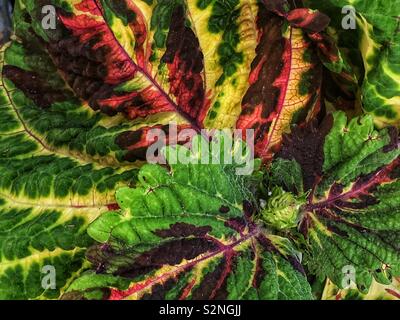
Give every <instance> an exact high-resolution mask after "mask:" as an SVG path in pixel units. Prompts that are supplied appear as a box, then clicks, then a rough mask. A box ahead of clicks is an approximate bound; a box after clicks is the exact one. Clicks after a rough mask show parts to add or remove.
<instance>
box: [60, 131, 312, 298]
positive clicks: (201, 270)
mask: <svg viewBox="0 0 400 320" xmlns="http://www.w3.org/2000/svg"><path fill="white" fill-rule="evenodd" d="M200 139H201V138H199V137H196V138H195V141H194V142H193V143H196V141H199V140H200ZM220 143H221V142H219V141H214V142H212V143H211V144H210V148H212V147H211V146H212V145H213V144H214V145H215V144H220ZM178 149H179V150H181V152H184V153H188V154H190V152H191V151H189V149H186V147H183V146H181V147H179V148H178ZM172 150H174V148H173V147H168V148H167V149H166V150H165V154H166V158H167V159H168V160H171V157H172V155H171V154H172ZM198 156H199V155H198V154H197V155H196V153H194V152H193V151H192V153H191V157H192V158H193V159H196V158H197V157H198ZM237 168H238V165H237V164H230V165H217V164H209V165H204V164H173V163H171V162H170V164H169V168H168V169H167V168H165V167H161V166H158V165H145V166H144V167H142V169H141V170H140V172H139V176H138V179H139V181H140V183H139V184H138V185H137V186H136V188H122V189H120V190H118V192H117V200H118V204H119V205H120V207H121V210H119V211H113V212H109V213H106V214H103V215H102V216H101V217H99V218H98V219H97V220H95V221H94V222H93V223H92V224H91V226H90V227H89V234H90V235H91V236H92V237H93V238H94V239H95V240H97V241H98V242H100V244H98V245H95V246H94V247H92V248H91V249H90V250H89V251H88V258H89V260H90V261H91V262H92V263H93V266H94V269H95V271H96V272H88V273H86V274H84V275H83V276H82V277H81V278H79V279H78V280H76V281H75V282H74V283H72V285H71V286H70V288H69V289H68V292H67V293H66V294H65V295H64V298H65V299H76V298H78V299H98V298H104V299H203V300H204V299H311V298H312V294H311V290H310V286H309V284H308V282H307V280H306V277H305V275H304V273H303V272H304V271H303V269H302V267H301V265H300V261H299V256H298V254H297V253H296V251H294V250H293V247H292V245H291V243H290V242H289V240H287V239H285V238H281V237H278V236H275V235H272V234H270V233H269V232H268V231H267V230H265V229H264V228H263V227H262V226H260V225H258V224H257V223H256V222H255V219H254V216H253V213H254V211H255V208H253V205H252V201H251V199H252V195H251V191H250V190H251V185H252V182H251V181H252V178H251V177H248V176H238V175H236V172H235V170H236V169H237Z"/></svg>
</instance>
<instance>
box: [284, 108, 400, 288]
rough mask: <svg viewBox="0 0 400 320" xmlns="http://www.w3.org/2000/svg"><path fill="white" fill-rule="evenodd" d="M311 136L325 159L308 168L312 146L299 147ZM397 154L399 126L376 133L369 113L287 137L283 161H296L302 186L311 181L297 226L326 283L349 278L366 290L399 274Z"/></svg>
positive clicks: (329, 121)
mask: <svg viewBox="0 0 400 320" xmlns="http://www.w3.org/2000/svg"><path fill="white" fill-rule="evenodd" d="M307 132H312V133H313V134H314V136H316V137H319V138H318V139H316V141H319V143H318V146H319V147H318V148H316V149H317V150H320V152H321V153H322V157H321V155H318V154H314V158H317V159H323V160H322V161H314V162H313V163H311V164H310V160H312V159H310V157H307V152H308V150H307V148H298V147H297V140H298V139H299V138H300V137H304V136H307V134H308V133H307ZM321 141H322V145H320V142H321ZM399 155H400V148H399V142H398V133H397V131H396V130H395V129H393V128H391V129H384V130H380V131H377V130H375V129H374V126H373V121H372V118H371V116H364V117H362V118H356V119H353V120H350V121H348V120H347V118H346V116H345V115H344V113H341V112H339V113H335V114H334V115H330V116H328V118H327V119H326V120H325V121H324V123H323V124H322V125H320V127H318V128H316V127H315V126H314V127H311V128H303V129H301V130H299V131H296V132H295V133H293V134H292V135H291V136H290V137H288V138H287V139H286V140H285V143H284V146H283V149H282V152H281V154H280V156H281V157H283V158H284V159H291V160H292V161H293V160H296V161H297V162H298V163H299V164H300V165H301V167H302V172H303V181H304V182H306V181H307V184H309V182H310V181H312V184H311V185H312V188H311V189H312V190H311V191H312V192H311V194H310V196H309V198H308V203H306V204H305V205H304V206H303V207H302V209H301V210H300V211H301V215H302V219H301V221H300V223H299V229H300V231H301V232H302V233H303V234H304V236H305V237H306V238H307V242H308V247H309V248H308V253H309V254H308V256H309V257H308V259H307V263H308V267H309V268H310V270H311V271H312V272H314V273H316V274H317V275H318V276H319V277H320V278H321V279H324V278H325V277H328V278H329V279H330V280H332V281H333V282H334V283H335V284H336V285H337V286H339V287H343V286H347V284H348V282H347V281H348V280H351V281H353V282H355V283H356V284H357V286H358V288H359V289H360V290H361V291H363V292H368V288H369V287H370V285H371V283H372V280H373V279H375V280H376V281H378V282H381V283H385V284H387V283H390V282H391V279H392V277H395V276H399V274H400V247H399V243H400V224H399V221H400V216H399V213H400V193H399V190H400V175H399V173H400V170H399V169H400V158H399ZM316 172H317V173H320V174H317V175H316ZM289 182H290V181H289ZM346 270H354V272H351V274H350V276H349V275H348V274H347V271H346Z"/></svg>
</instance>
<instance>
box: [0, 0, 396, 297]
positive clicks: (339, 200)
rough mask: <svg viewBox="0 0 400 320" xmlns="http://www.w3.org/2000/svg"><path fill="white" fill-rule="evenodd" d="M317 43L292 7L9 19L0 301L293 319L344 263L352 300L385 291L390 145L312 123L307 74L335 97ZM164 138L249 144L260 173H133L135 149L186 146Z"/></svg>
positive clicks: (106, 6)
mask: <svg viewBox="0 0 400 320" xmlns="http://www.w3.org/2000/svg"><path fill="white" fill-rule="evenodd" d="M46 5H51V6H52V8H55V13H56V17H57V20H56V25H55V28H50V29H48V28H43V24H42V22H43V13H42V9H43V8H44V7H45V6H46ZM328 23H329V18H328V17H327V16H326V15H324V14H322V13H320V12H318V11H313V10H309V9H306V8H303V6H302V4H301V1H294V2H293V3H291V4H289V2H287V1H283V0H270V1H267V0H265V1H258V0H228V1H226V0H225V1H223V0H213V1H212V0H203V1H202V0H198V1H183V0H168V1H166V0H135V1H134V0H118V1H103V0H53V1H51V0H28V1H16V9H15V13H14V24H15V26H14V33H15V35H14V38H13V41H12V42H11V43H9V44H7V45H6V46H4V47H3V48H2V49H1V65H0V70H1V74H2V77H1V83H0V94H1V96H0V99H1V100H0V106H1V107H0V108H1V112H0V117H1V121H0V166H1V171H0V206H1V207H0V216H1V220H0V221H1V223H0V244H1V245H0V297H1V298H6V299H11V298H18V299H49V298H59V297H60V296H62V297H63V298H85V299H100V298H108V299H121V298H132V299H139V298H143V299H144V298H166V299H179V298H182V299H183V298H193V299H194V298H202V299H212V298H227V299H311V298H313V294H312V291H311V287H310V285H309V284H308V282H307V276H306V275H309V276H311V275H317V276H318V278H319V279H325V278H326V277H328V278H329V279H331V280H332V281H334V283H335V284H337V285H339V286H340V285H341V276H343V274H342V273H341V269H340V268H341V267H342V265H344V263H345V265H349V264H351V265H354V267H355V268H356V271H357V274H358V275H359V276H358V277H357V284H358V285H359V287H360V289H361V290H364V291H365V290H367V289H368V287H369V284H370V283H371V281H372V278H373V277H374V278H376V279H377V280H378V281H381V282H382V281H383V282H388V281H390V277H391V276H392V275H394V276H395V275H397V274H398V259H399V254H398V249H399V248H398V247H396V245H395V244H396V243H398V230H399V228H398V225H397V224H398V221H399V219H398V215H397V213H396V208H398V203H399V201H398V200H397V198H396V195H397V193H396V184H397V179H398V172H397V171H398V166H397V164H398V163H397V162H396V159H397V158H398V143H397V131H396V130H395V129H383V130H381V131H379V132H378V131H374V128H373V124H372V120H371V118H370V117H365V118H362V119H360V120H359V121H360V122H358V120H352V121H351V122H350V123H349V124H347V119H346V117H345V116H344V114H342V113H336V114H335V115H330V116H328V117H327V118H325V120H324V121H323V122H322V123H321V124H320V123H319V122H318V120H317V118H321V116H322V115H323V113H324V109H325V108H324V101H325V99H324V96H325V94H326V92H325V91H324V88H326V86H324V85H323V84H324V81H325V79H324V77H323V74H325V73H327V72H328V73H332V74H337V75H338V76H345V77H347V79H349V78H351V76H349V75H348V74H349V73H351V72H350V71H349V69H348V63H347V62H346V61H345V60H344V59H343V58H342V54H341V53H340V51H339V50H338V49H336V46H335V44H334V42H333V40H332V38H330V37H329V36H328V35H327V34H326V33H325V32H324V30H325V28H326V27H327V25H328ZM317 115H318V117H317ZM171 122H174V123H177V125H178V131H179V130H183V129H187V128H192V129H194V130H195V131H200V130H201V129H203V128H209V129H225V128H239V129H254V130H255V148H254V149H255V152H256V155H257V157H259V158H260V159H261V163H262V164H263V165H262V167H260V168H259V169H257V172H256V173H255V174H254V176H252V177H238V176H237V175H236V174H235V173H234V172H235V171H234V170H235V168H237V166H238V164H237V163H236V164H235V163H233V164H231V165H222V164H221V165H183V164H178V165H174V164H172V163H169V164H168V165H167V166H164V167H162V166H159V165H150V164H147V165H144V166H142V165H143V163H144V162H145V161H146V156H145V155H146V150H147V148H148V146H149V145H151V144H152V143H153V142H155V140H152V139H147V138H148V132H150V130H151V129H155V128H157V129H161V130H163V131H165V133H166V136H167V138H166V141H165V142H166V143H167V144H171V145H172V144H175V143H180V144H183V143H185V142H187V141H172V140H173V139H170V137H169V136H168V134H169V132H168V129H169V127H168V124H169V123H171ZM295 124H300V126H298V127H294V125H295ZM293 127H294V129H292V128H293ZM291 131H292V133H291V134H289V133H290V132H291ZM286 134H289V135H286ZM200 139H201V138H200V136H195V138H193V140H192V143H194V144H196V141H199V140H200ZM212 143H214V144H215V143H217V144H218V143H220V142H218V139H217V141H214V142H212ZM342 145H344V146H346V147H345V148H344V149H343V150H342V149H341V147H342ZM181 148H187V147H181ZM361 148H363V149H362V150H364V151H363V153H360V154H359V153H358V151H359V150H360V149H361ZM169 150H174V148H173V147H172V146H171V147H169V148H166V149H164V153H165V156H166V158H167V160H168V157H169V156H168V154H169ZM183 150H186V149H183ZM186 152H187V153H188V154H190V152H191V151H189V149H188V150H187V151H186ZM232 152H233V151H232ZM193 157H195V155H193ZM256 162H257V163H258V161H256ZM141 166H142V167H141ZM359 166H362V167H359ZM140 167H141V168H140ZM288 173H290V174H288ZM261 175H264V179H263V180H262V181H261V179H260V176H261ZM385 193H386V194H387V197H385ZM389 194H390V195H389ZM391 210H392V211H391ZM356 211H358V213H360V214H358V215H357V213H356ZM378 214H379V218H377V215H378ZM382 215H385V217H384V219H383V218H382ZM375 221H378V222H379V224H375ZM88 225H90V227H89V229H88V230H87V228H88ZM386 237H390V239H389V240H387V239H386ZM379 239H380V240H381V241H380V242H379ZM327 248H328V250H329V252H325V251H324V250H326V249H327ZM332 248H337V249H336V250H333V249H332ZM300 252H303V254H301V253H300ZM48 265H50V266H54V268H55V270H56V272H57V273H56V274H57V277H56V280H57V281H56V286H55V287H56V289H51V288H50V289H49V288H47V289H45V288H44V287H43V285H42V277H43V273H42V270H43V267H44V266H48ZM302 265H303V266H302ZM378 270H380V271H378ZM77 278H78V279H77ZM210 284H211V285H210Z"/></svg>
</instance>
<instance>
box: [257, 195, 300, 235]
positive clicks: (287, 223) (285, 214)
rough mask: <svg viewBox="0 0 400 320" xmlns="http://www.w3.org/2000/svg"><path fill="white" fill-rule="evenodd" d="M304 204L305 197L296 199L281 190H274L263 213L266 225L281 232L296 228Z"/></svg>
mask: <svg viewBox="0 0 400 320" xmlns="http://www.w3.org/2000/svg"><path fill="white" fill-rule="evenodd" d="M304 203H305V197H296V196H294V195H293V194H291V193H290V192H286V191H284V190H283V189H281V188H274V189H273V191H272V193H271V196H270V197H269V199H268V201H267V204H266V207H265V208H264V209H263V211H262V218H263V220H264V222H265V223H267V224H268V225H270V226H272V227H274V228H276V229H279V230H285V229H292V228H295V227H296V226H297V223H298V221H299V214H300V208H301V206H302V205H303V204H304Z"/></svg>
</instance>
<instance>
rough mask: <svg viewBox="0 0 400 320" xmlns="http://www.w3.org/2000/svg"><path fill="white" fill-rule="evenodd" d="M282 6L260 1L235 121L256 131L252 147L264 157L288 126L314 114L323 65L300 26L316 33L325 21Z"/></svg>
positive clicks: (272, 150) (316, 16)
mask: <svg viewBox="0 0 400 320" xmlns="http://www.w3.org/2000/svg"><path fill="white" fill-rule="evenodd" d="M280 3H283V4H280ZM276 6H278V9H276ZM281 7H282V8H281ZM283 8H290V6H289V4H288V3H287V2H286V1H270V2H269V1H266V6H265V7H264V5H260V10H259V12H258V20H257V21H258V22H257V27H258V33H259V39H260V41H259V43H258V46H257V50H256V53H257V56H256V59H255V60H254V61H253V63H252V66H251V69H252V71H251V74H250V78H249V82H250V88H249V90H248V91H247V93H246V95H245V96H244V98H243V101H242V113H241V115H240V117H239V120H238V122H237V127H238V128H252V129H254V130H255V140H256V146H255V150H256V153H257V154H258V155H259V156H260V157H261V158H263V159H264V160H268V159H270V158H271V157H272V155H273V154H274V153H275V152H276V151H278V150H279V148H280V145H281V141H282V135H283V134H284V133H288V132H290V129H291V127H292V125H293V124H295V123H299V122H304V120H309V119H310V118H313V117H315V115H316V114H317V113H318V111H319V109H320V102H321V101H320V97H321V92H320V90H321V81H322V63H321V62H320V60H319V59H318V55H317V52H318V50H317V47H316V45H315V43H314V42H313V41H312V40H311V39H310V37H309V36H308V35H307V32H306V31H305V30H307V29H308V28H310V29H312V31H313V33H314V36H317V32H319V31H322V30H323V28H324V27H325V24H326V23H327V21H326V20H325V19H324V16H319V15H314V13H312V12H310V11H309V10H307V9H295V10H292V11H289V9H286V10H285V11H284V9H283ZM268 9H271V10H272V11H268ZM283 15H284V16H285V17H283ZM300 27H302V28H304V29H301V28H300Z"/></svg>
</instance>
